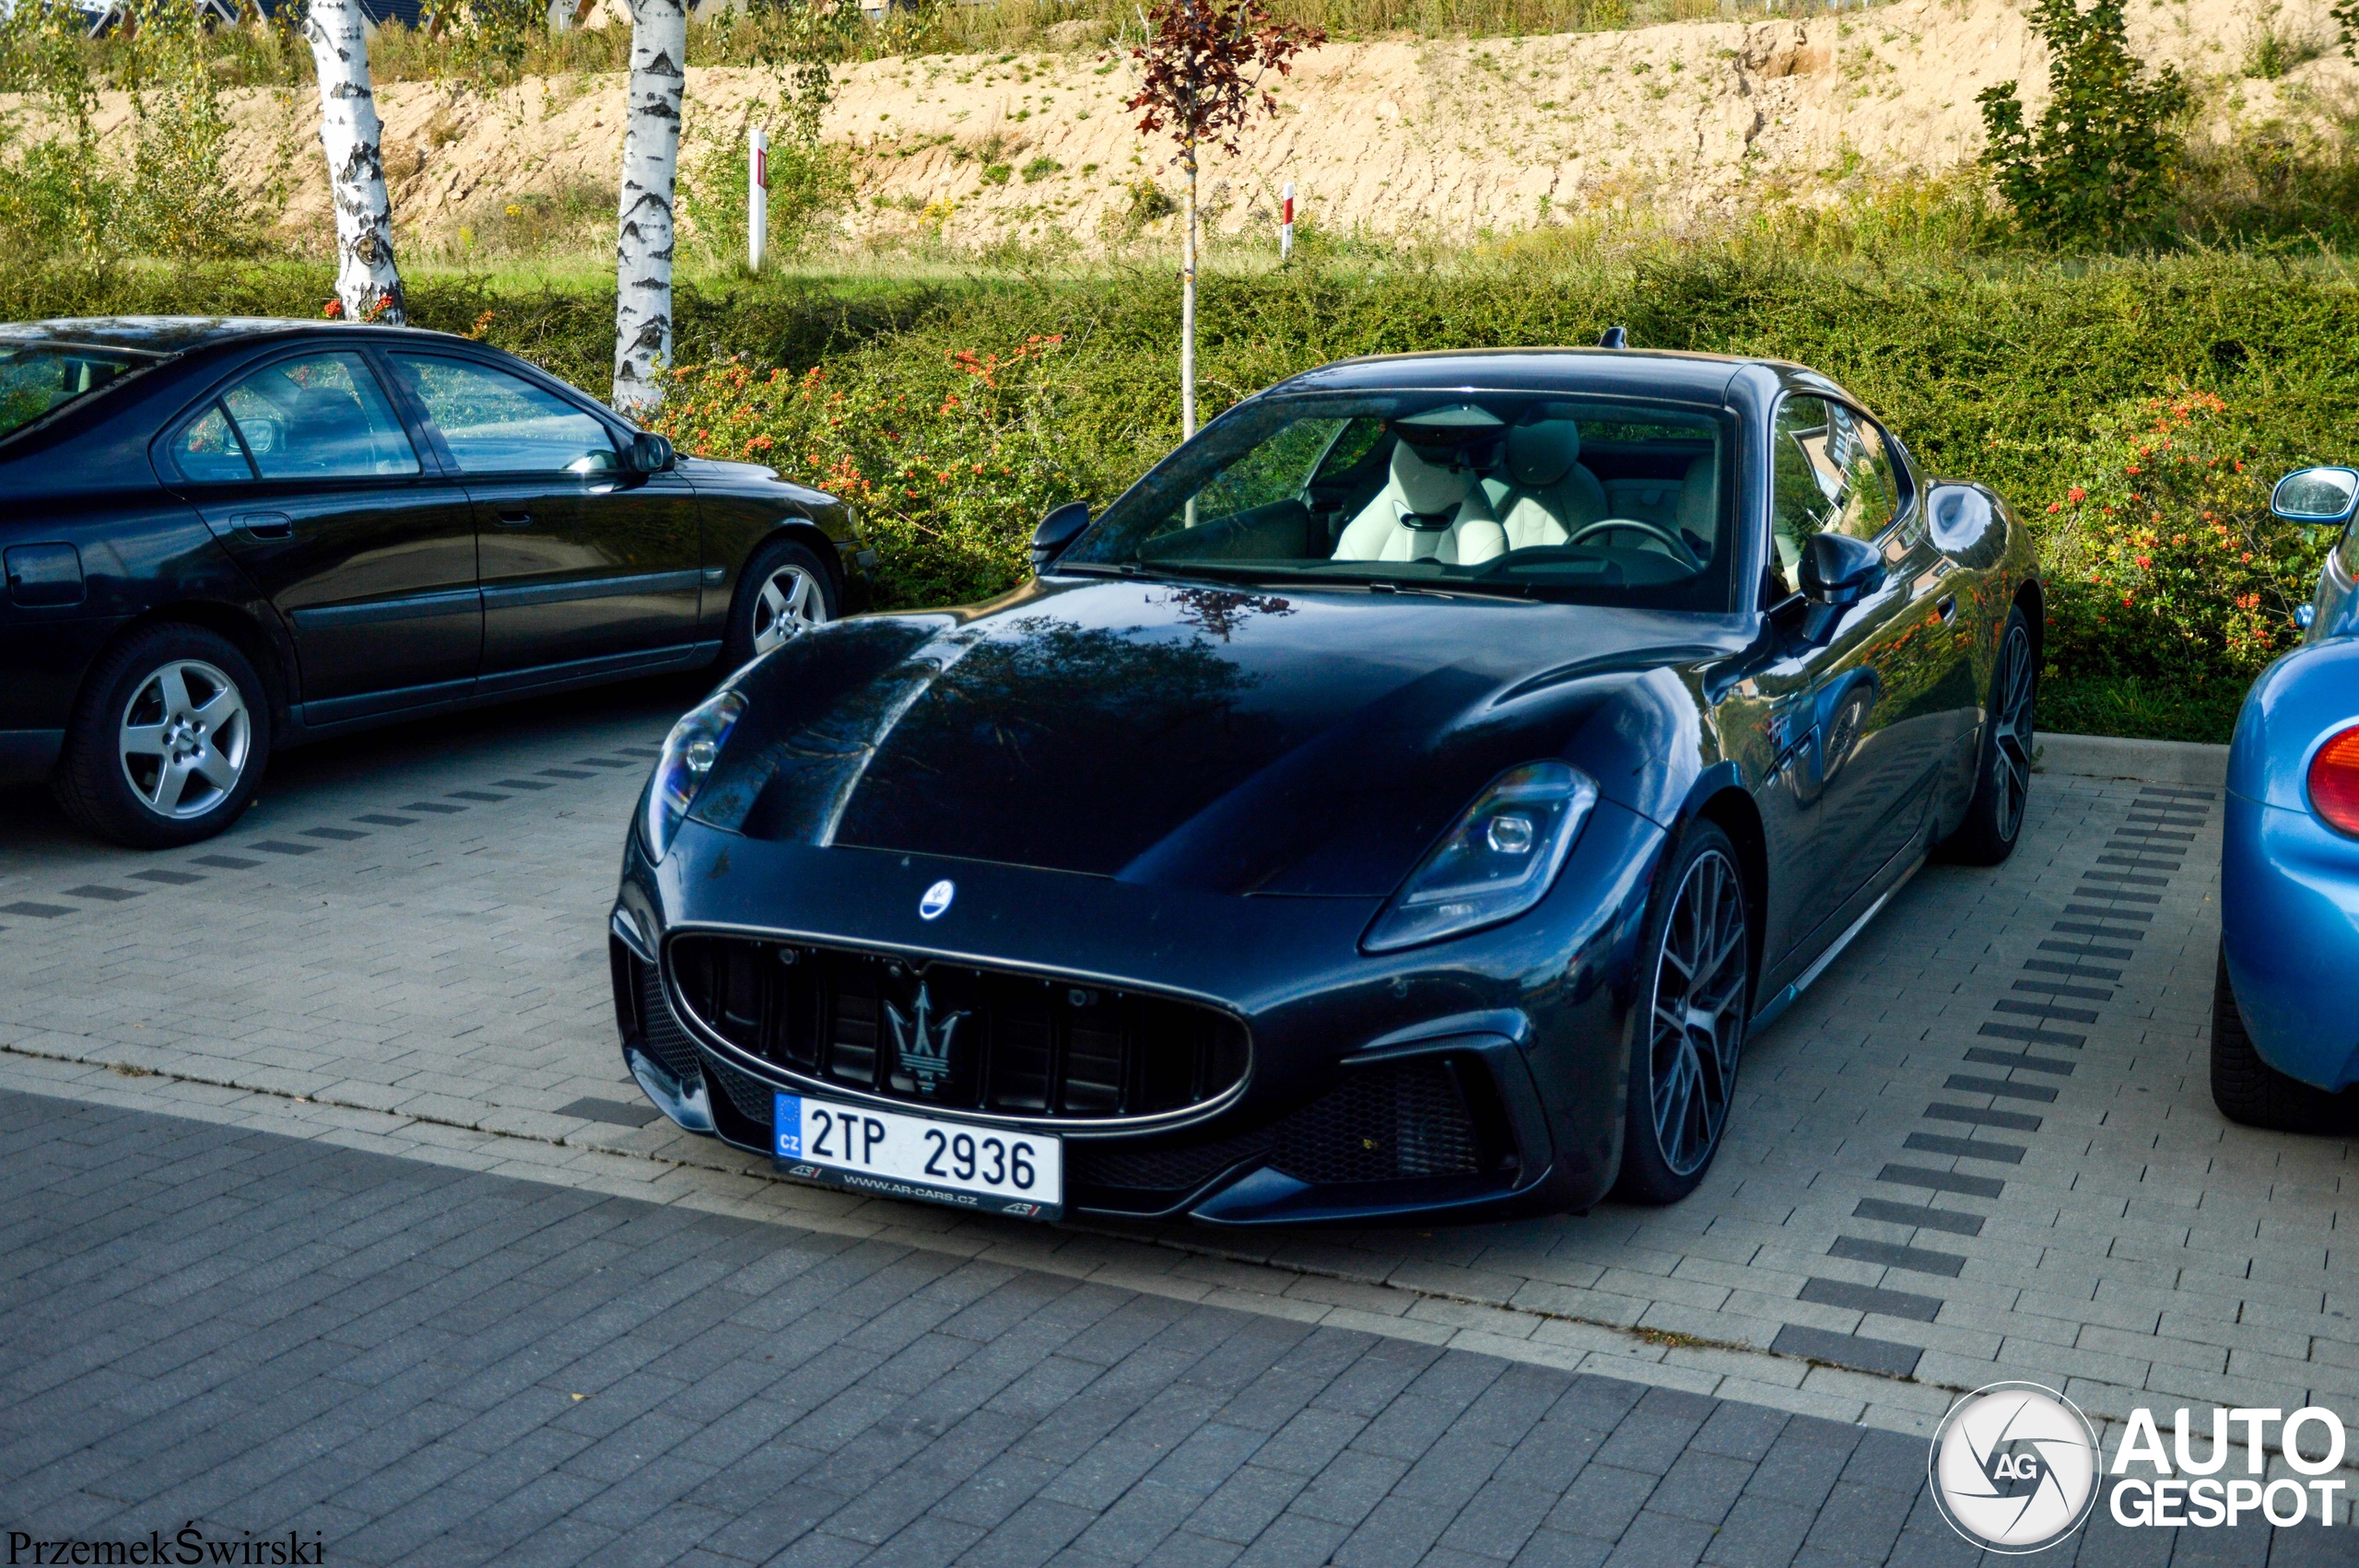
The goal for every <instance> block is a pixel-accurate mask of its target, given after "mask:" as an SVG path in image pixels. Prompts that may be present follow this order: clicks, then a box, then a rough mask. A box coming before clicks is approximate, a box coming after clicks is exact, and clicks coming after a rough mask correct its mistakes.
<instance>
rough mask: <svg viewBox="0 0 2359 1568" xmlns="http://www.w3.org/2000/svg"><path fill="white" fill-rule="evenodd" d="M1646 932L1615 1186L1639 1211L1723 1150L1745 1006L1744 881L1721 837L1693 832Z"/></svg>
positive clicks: (1688, 1184)
mask: <svg viewBox="0 0 2359 1568" xmlns="http://www.w3.org/2000/svg"><path fill="white" fill-rule="evenodd" d="M1670 886H1671V895H1670V897H1669V899H1668V901H1667V902H1666V903H1665V904H1664V906H1663V907H1661V909H1660V910H1659V911H1658V913H1657V914H1656V916H1655V917H1654V919H1651V920H1649V930H1650V932H1651V934H1652V935H1653V937H1654V941H1653V942H1651V943H1650V944H1649V948H1648V949H1647V952H1648V954H1649V959H1650V963H1649V973H1648V982H1649V985H1648V992H1647V997H1648V1001H1647V1011H1646V1013H1645V1015H1644V1017H1643V1018H1642V1019H1641V1020H1639V1021H1638V1025H1637V1033H1636V1035H1635V1036H1634V1037H1633V1039H1632V1041H1631V1060H1630V1090H1629V1109H1628V1118H1627V1126H1626V1127H1625V1134H1624V1146H1623V1157H1622V1177H1621V1188H1622V1191H1623V1194H1624V1196H1625V1197H1628V1198H1631V1199H1636V1200H1637V1201H1639V1202H1644V1203H1669V1202H1672V1201H1674V1200H1675V1199H1680V1198H1684V1197H1685V1196H1686V1195H1687V1194H1688V1193H1689V1192H1691V1191H1693V1190H1695V1188H1696V1184H1697V1183H1698V1182H1700V1181H1701V1180H1702V1179H1703V1177H1704V1172H1705V1170H1706V1169H1707V1168H1708V1167H1709V1165H1710V1164H1711V1163H1712V1156H1713V1154H1714V1153H1716V1152H1717V1151H1718V1150H1719V1146H1720V1135H1721V1133H1722V1132H1723V1131H1725V1130H1726V1129H1727V1127H1728V1117H1729V1107H1730V1105H1731V1102H1732V1101H1733V1099H1734V1097H1735V1092H1736V1074H1737V1059H1738V1058H1739V1056H1740V1055H1741V1054H1742V1053H1743V1048H1744V1034H1745V1024H1746V1022H1747V1019H1748V1016H1749V1014H1748V1008H1749V1007H1750V1005H1751V1000H1752V994H1753V988H1752V984H1751V981H1752V966H1753V944H1752V936H1751V932H1750V930H1749V929H1748V925H1747V916H1746V907H1745V896H1744V876H1743V872H1742V871H1740V870H1739V869H1738V866H1737V861H1736V855H1735V851H1734V847H1733V846H1732V845H1731V844H1730V842H1729V839H1728V837H1727V835H1725V834H1723V833H1722V832H1721V831H1720V830H1719V828H1718V827H1716V826H1713V825H1710V824H1708V823H1707V824H1703V825H1699V826H1698V827H1696V829H1694V830H1693V833H1692V835H1691V837H1690V838H1689V841H1688V842H1687V844H1686V845H1685V846H1684V849H1683V852H1682V854H1681V856H1680V860H1679V862H1678V864H1677V865H1676V867H1675V868H1674V871H1673V878H1672V882H1671V883H1670Z"/></svg>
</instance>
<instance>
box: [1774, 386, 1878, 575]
mask: <svg viewBox="0 0 2359 1568" xmlns="http://www.w3.org/2000/svg"><path fill="white" fill-rule="evenodd" d="M1772 442H1773V448H1772V451H1771V453H1770V463H1771V475H1772V477H1771V502H1770V507H1771V523H1770V526H1771V532H1772V537H1773V538H1774V539H1775V541H1776V544H1777V547H1778V562H1779V564H1780V565H1781V566H1782V567H1783V568H1785V570H1786V571H1788V572H1791V571H1792V570H1793V569H1794V563H1795V562H1797V561H1799V560H1801V559H1802V542H1803V541H1804V540H1806V539H1808V538H1810V536H1811V535H1813V534H1814V533H1825V532H1828V531H1830V530H1832V531H1834V532H1839V533H1848V534H1850V535H1851V536H1852V537H1853V538H1855V539H1874V538H1876V537H1877V536H1878V535H1880V534H1881V533H1883V532H1884V529H1885V528H1886V527H1888V526H1889V525H1890V524H1891V522H1892V520H1893V518H1894V517H1895V515H1897V513H1898V512H1899V509H1900V486H1899V483H1898V478H1897V475H1896V474H1895V470H1894V466H1893V461H1892V453H1891V451H1889V449H1887V448H1886V447H1885V445H1884V436H1883V433H1882V432H1880V431H1879V430H1877V428H1876V427H1874V426H1873V425H1872V424H1870V423H1869V422H1868V421H1867V420H1865V419H1863V418H1861V417H1860V415H1858V414H1856V413H1854V412H1852V411H1851V410H1850V409H1848V408H1846V407H1844V406H1843V405H1842V404H1839V403H1830V402H1828V401H1827V400H1826V399H1825V398H1816V397H1790V398H1788V399H1787V400H1786V401H1785V402H1784V403H1783V404H1780V405H1779V406H1778V425H1777V433H1776V434H1775V436H1773V437H1772Z"/></svg>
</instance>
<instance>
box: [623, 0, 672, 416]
mask: <svg viewBox="0 0 2359 1568" xmlns="http://www.w3.org/2000/svg"><path fill="white" fill-rule="evenodd" d="M630 16H631V29H630V101H629V109H628V117H627V119H626V121H625V128H624V131H623V190H622V238H621V242H620V243H619V244H618V245H617V246H616V256H615V397H614V404H615V407H616V409H617V410H619V411H621V412H622V413H624V414H642V413H646V412H648V411H650V410H652V409H653V408H654V407H655V406H656V405H657V404H661V403H662V402H663V380H662V374H663V366H665V365H666V364H668V363H670V361H671V358H672V250H673V239H674V237H673V231H672V192H673V182H674V180H675V177H676V175H677V174H678V171H679V164H680V97H681V93H682V91H683V89H684V88H686V87H687V53H688V9H687V4H686V3H685V0H631V7H630Z"/></svg>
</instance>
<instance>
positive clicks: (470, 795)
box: [444, 790, 510, 801]
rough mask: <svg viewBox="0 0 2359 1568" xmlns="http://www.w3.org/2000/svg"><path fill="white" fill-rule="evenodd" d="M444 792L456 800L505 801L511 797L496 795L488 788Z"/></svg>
mask: <svg viewBox="0 0 2359 1568" xmlns="http://www.w3.org/2000/svg"><path fill="white" fill-rule="evenodd" d="M444 793H446V794H448V795H449V796H450V797H451V798H452V800H454V801H505V800H508V799H509V798H510V797H508V796H506V795H495V794H493V793H491V791H489V790H445V791H444Z"/></svg>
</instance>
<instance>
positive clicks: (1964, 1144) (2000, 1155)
mask: <svg viewBox="0 0 2359 1568" xmlns="http://www.w3.org/2000/svg"><path fill="white" fill-rule="evenodd" d="M1901 1147H1902V1148H1904V1149H1913V1150H1915V1151H1916V1152H1917V1153H1919V1154H1950V1155H1954V1156H1955V1157H1956V1158H1958V1159H1961V1160H1994V1161H1996V1162H1998V1163H1999V1164H2006V1165H2020V1164H2023V1163H2024V1156H2025V1154H2027V1153H2030V1152H2031V1151H2030V1150H2028V1149H2025V1147H2024V1146H2023V1145H2022V1144H2020V1143H1993V1142H1991V1141H1989V1140H1988V1139H1982V1138H1946V1137H1943V1136H1942V1134H1940V1133H1938V1132H1912V1133H1910V1134H1909V1135H1908V1138H1907V1141H1906V1142H1904V1143H1903V1144H1902V1145H1901Z"/></svg>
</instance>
